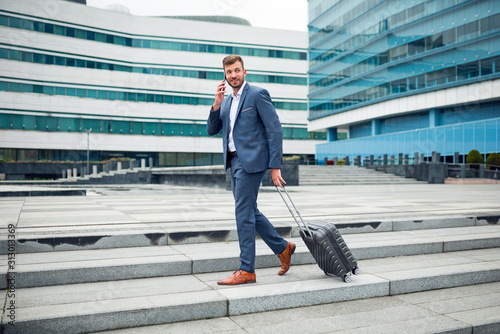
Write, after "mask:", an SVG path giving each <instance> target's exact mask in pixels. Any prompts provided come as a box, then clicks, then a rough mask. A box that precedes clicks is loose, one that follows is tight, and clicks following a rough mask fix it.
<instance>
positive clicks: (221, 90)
mask: <svg viewBox="0 0 500 334" xmlns="http://www.w3.org/2000/svg"><path fill="white" fill-rule="evenodd" d="M225 93H226V82H225V81H224V80H222V82H221V83H220V84H219V85H218V86H217V91H216V92H215V100H214V105H213V106H212V110H214V111H215V110H219V108H220V104H221V103H222V101H224V94H225Z"/></svg>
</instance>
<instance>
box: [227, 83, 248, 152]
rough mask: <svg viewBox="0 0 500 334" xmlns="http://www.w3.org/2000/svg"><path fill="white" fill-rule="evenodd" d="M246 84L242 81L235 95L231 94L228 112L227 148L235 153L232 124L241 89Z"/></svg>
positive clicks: (234, 119)
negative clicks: (231, 99) (231, 98)
mask: <svg viewBox="0 0 500 334" xmlns="http://www.w3.org/2000/svg"><path fill="white" fill-rule="evenodd" d="M246 84H247V82H246V81H244V82H243V85H241V87H240V89H239V90H238V93H237V94H236V95H234V92H233V93H231V96H232V97H233V101H232V102H231V109H230V111H229V136H228V139H227V147H228V149H229V151H230V152H235V151H236V146H234V140H233V128H234V122H235V121H236V112H237V111H238V105H239V104H240V97H241V93H242V92H243V88H244V87H245V85H246Z"/></svg>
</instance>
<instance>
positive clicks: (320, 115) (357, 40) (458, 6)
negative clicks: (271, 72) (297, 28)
mask: <svg viewBox="0 0 500 334" xmlns="http://www.w3.org/2000/svg"><path fill="white" fill-rule="evenodd" d="M309 17H310V23H309V41H310V46H309V78H310V80H309V102H310V112H309V120H310V121H311V123H314V125H313V126H312V127H311V129H313V130H319V129H320V128H321V127H320V124H321V123H322V122H323V123H324V124H328V125H327V126H325V128H324V129H323V130H327V131H328V133H334V132H337V131H332V127H331V124H332V122H329V121H327V120H331V119H333V117H339V116H342V115H345V116H346V117H344V119H346V121H344V122H343V123H342V122H341V121H337V120H336V121H335V122H333V123H335V124H334V128H335V129H337V128H338V129H339V130H340V129H342V131H348V133H349V135H348V138H349V139H348V140H338V141H337V139H338V138H335V137H334V136H330V137H329V141H330V142H328V143H326V144H321V145H318V146H317V152H316V156H317V158H318V159H319V160H322V159H323V158H324V157H325V156H330V157H332V156H345V155H350V156H356V155H371V154H373V155H383V154H398V153H404V154H409V155H413V154H414V153H415V152H419V153H424V154H426V155H427V154H429V155H430V154H431V153H432V150H434V151H437V152H440V153H441V154H442V155H448V154H453V153H454V152H460V154H467V153H468V150H470V149H478V150H479V151H480V152H481V153H483V154H488V153H492V152H498V151H499V148H498V140H499V139H498V125H499V123H498V121H496V120H495V119H497V118H499V117H500V103H499V102H498V101H499V99H497V98H493V99H492V98H491V96H488V97H486V96H483V95H482V93H481V92H480V93H478V96H473V97H471V98H469V99H468V101H467V102H463V101H461V100H460V99H455V100H453V99H449V100H447V101H446V103H436V106H430V107H429V106H427V107H425V108H417V107H416V108H414V109H413V110H404V111H401V110H389V111H387V112H385V113H383V115H382V116H381V115H380V113H379V114H377V115H373V116H370V112H372V110H374V109H375V108H373V109H372V106H375V105H376V104H381V103H384V102H386V103H388V102H390V101H393V100H398V99H404V98H408V97H411V96H414V95H421V94H422V95H421V96H423V94H426V93H430V92H436V94H437V95H436V96H437V98H436V99H438V100H439V99H440V96H441V95H439V94H444V93H443V92H444V91H445V90H447V89H452V88H457V87H462V86H466V85H472V84H477V83H481V82H487V81H495V80H498V78H500V1H495V0H476V1H474V0H414V1H404V0H352V1H342V0H310V1H309ZM440 92H441V93H440ZM493 95H495V94H493ZM497 95H498V94H497ZM443 96H444V95H443ZM442 100H446V99H444V98H442ZM440 102H441V101H440ZM447 103H448V104H447ZM387 105H389V104H387ZM392 106H394V105H392ZM360 108H363V112H364V114H365V115H364V116H363V117H361V118H360V117H358V118H356V117H354V118H353V117H348V116H349V115H352V114H353V113H355V112H356V111H358V110H360ZM409 109H411V108H409ZM337 119H338V118H337ZM478 124H487V125H485V126H487V127H488V129H489V130H488V131H487V130H484V131H483V130H480V129H478V130H477V131H478V132H477V133H479V134H478V135H477V136H476V135H474V136H472V137H471V136H470V135H471V132H470V131H469V132H467V131H465V130H464V131H465V132H464V134H465V137H463V138H462V137H460V136H458V135H457V136H449V135H448V136H446V135H445V134H446V133H448V134H449V133H450V132H453V133H454V134H456V133H458V132H459V130H457V129H462V128H463V129H468V127H469V126H471V127H473V128H474V129H476V128H475V127H476V126H480V125H478ZM495 126H496V130H495V131H493V130H492V129H491V127H495ZM441 131H444V132H443V133H441ZM482 131H483V132H484V134H485V137H484V138H483V136H482V135H481V133H483V132H482ZM415 133H418V134H420V135H422V134H423V133H426V134H428V135H427V136H428V137H426V138H427V139H426V140H425V143H424V142H423V141H422V140H423V139H421V138H420V137H419V138H418V139H417V138H416V137H415ZM429 138H431V139H430V142H431V144H428V143H429ZM432 138H437V139H435V143H433V142H432ZM479 139H481V140H479ZM441 140H442V142H440V141H441ZM413 141H415V142H413ZM402 143H404V144H402ZM443 145H444V146H443ZM431 147H432V148H433V149H432V150H430V151H429V148H431ZM450 148H452V149H451V151H450ZM394 149H395V150H396V151H394ZM453 149H456V151H453Z"/></svg>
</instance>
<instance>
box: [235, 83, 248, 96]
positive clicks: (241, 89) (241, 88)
mask: <svg viewBox="0 0 500 334" xmlns="http://www.w3.org/2000/svg"><path fill="white" fill-rule="evenodd" d="M246 84H247V82H246V81H243V85H241V87H240V89H239V90H238V93H237V94H236V95H234V92H233V93H231V96H232V97H233V99H239V98H240V97H241V93H242V92H243V88H245V86H246Z"/></svg>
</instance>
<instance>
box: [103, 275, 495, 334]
mask: <svg viewBox="0 0 500 334" xmlns="http://www.w3.org/2000/svg"><path fill="white" fill-rule="evenodd" d="M499 294H500V283H486V284H478V285H474V286H465V287H456V288H447V289H442V290H435V291H426V292H416V293H411V294H405V295H396V296H390V297H375V298H369V299H360V300H354V301H345V302H338V303H330V304H322V305H316V306H307V307H302V308H294V309H287V310H278V311H268V312H262V313H257V314H245V315H237V316H231V317H221V318H216V319H203V320H195V321H186V322H178V323H171V324H164V325H155V326H146V327H140V328H130V329H121V330H120V329H119V330H112V331H106V332H102V334H131V333H133V334H151V333H309V334H319V333H355V334H367V333H370V334H387V333H394V334H399V333H409V332H411V333H500V298H499Z"/></svg>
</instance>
